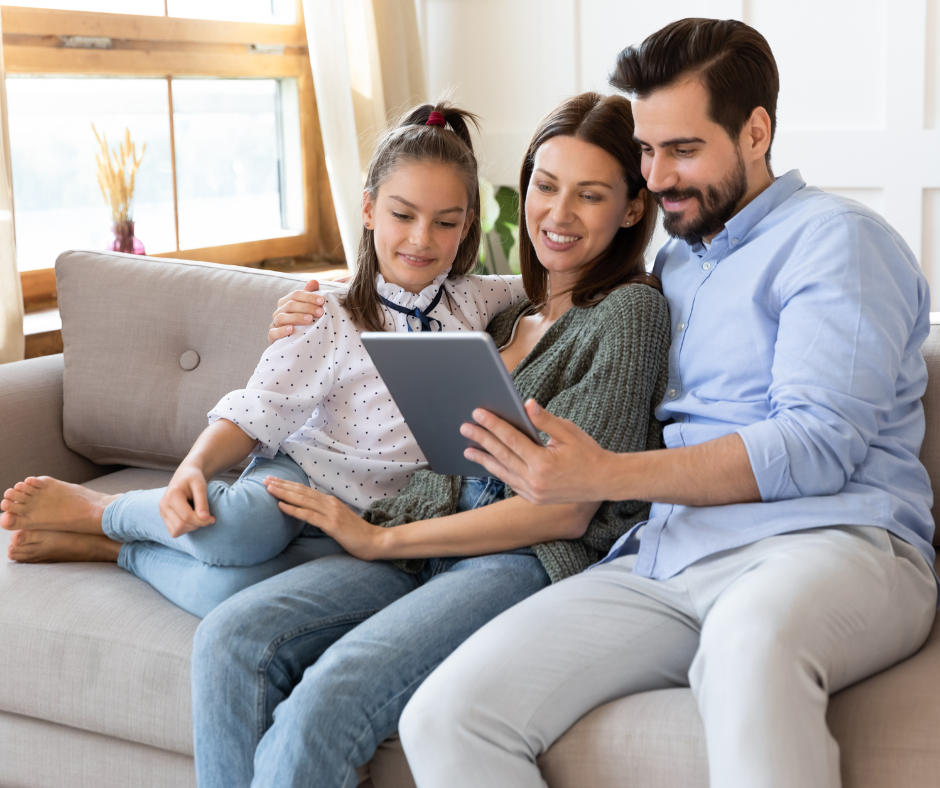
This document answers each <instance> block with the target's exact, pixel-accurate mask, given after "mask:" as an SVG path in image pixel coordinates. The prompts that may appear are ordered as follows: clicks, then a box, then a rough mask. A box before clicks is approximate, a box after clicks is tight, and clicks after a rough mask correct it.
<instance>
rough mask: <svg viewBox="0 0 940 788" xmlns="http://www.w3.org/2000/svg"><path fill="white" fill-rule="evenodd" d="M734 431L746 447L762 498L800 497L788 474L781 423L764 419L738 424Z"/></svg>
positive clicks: (788, 466)
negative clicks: (739, 425)
mask: <svg viewBox="0 0 940 788" xmlns="http://www.w3.org/2000/svg"><path fill="white" fill-rule="evenodd" d="M737 433H738V435H740V436H741V440H743V441H744V447H745V448H746V449H747V456H748V459H749V460H750V462H751V470H752V471H753V472H754V478H755V479H756V480H757V487H758V489H759V490H760V497H761V500H762V501H764V502H767V501H779V500H782V499H786V498H797V497H799V495H800V492H799V490H798V489H797V488H796V485H794V484H793V479H792V477H791V476H790V456H789V455H788V454H787V444H786V439H785V438H784V436H783V432H782V431H781V429H780V425H779V424H777V423H776V422H775V421H774V420H773V419H766V420H764V421H758V422H756V423H755V424H748V425H747V426H746V427H741V428H740V429H739V430H737Z"/></svg>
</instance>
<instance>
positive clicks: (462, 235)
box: [460, 208, 475, 243]
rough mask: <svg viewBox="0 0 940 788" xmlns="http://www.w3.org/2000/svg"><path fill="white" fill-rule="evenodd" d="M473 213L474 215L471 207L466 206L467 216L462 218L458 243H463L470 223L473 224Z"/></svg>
mask: <svg viewBox="0 0 940 788" xmlns="http://www.w3.org/2000/svg"><path fill="white" fill-rule="evenodd" d="M474 215H475V214H474V213H473V208H468V209H467V218H466V219H464V222H463V232H462V233H460V243H463V241H464V238H466V237H467V233H469V232H470V225H471V224H473V217H474Z"/></svg>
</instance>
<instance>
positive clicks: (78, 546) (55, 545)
mask: <svg viewBox="0 0 940 788" xmlns="http://www.w3.org/2000/svg"><path fill="white" fill-rule="evenodd" d="M120 550H121V544H120V542H114V541H112V540H110V539H108V537H107V536H95V535H93V534H76V533H68V532H66V531H16V532H15V533H14V534H13V536H11V537H10V544H9V546H8V547H7V557H8V558H9V559H10V560H11V561H18V562H19V563H21V564H55V563H60V562H62V561H109V562H115V561H117V559H118V553H119V552H120Z"/></svg>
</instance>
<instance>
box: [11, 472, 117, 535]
mask: <svg viewBox="0 0 940 788" xmlns="http://www.w3.org/2000/svg"><path fill="white" fill-rule="evenodd" d="M117 497H118V496H117V495H105V494H104V493H98V492H94V491H93V490H89V489H88V488H87V487H82V486H81V485H78V484H69V483H68V482H60V481H59V480H58V479H53V478H52V477H51V476H30V477H28V478H27V479H25V480H24V481H21V482H17V483H16V484H15V485H13V487H12V488H11V489H9V490H7V491H6V492H5V493H4V494H3V500H2V501H0V510H2V511H3V514H0V528H5V529H6V530H7V531H36V530H44V531H72V532H75V533H84V534H97V535H99V536H100V535H102V530H101V515H102V514H104V510H105V508H106V507H107V505H108V504H109V503H111V501H113V500H114V499H115V498H117Z"/></svg>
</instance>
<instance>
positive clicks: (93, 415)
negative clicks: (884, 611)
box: [0, 252, 940, 788]
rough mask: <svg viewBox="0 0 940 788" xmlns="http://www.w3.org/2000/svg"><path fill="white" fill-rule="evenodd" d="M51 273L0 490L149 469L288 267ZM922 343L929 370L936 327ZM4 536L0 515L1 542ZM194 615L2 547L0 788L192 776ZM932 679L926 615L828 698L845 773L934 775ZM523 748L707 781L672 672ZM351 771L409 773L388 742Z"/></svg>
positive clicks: (608, 775) (936, 692)
mask: <svg viewBox="0 0 940 788" xmlns="http://www.w3.org/2000/svg"><path fill="white" fill-rule="evenodd" d="M56 271H57V276H58V279H59V304H60V309H61V312H62V320H63V337H64V342H65V353H64V354H63V355H60V356H50V357H46V358H40V359H34V360H30V361H24V362H20V363H16V364H8V365H5V366H0V489H5V488H6V487H8V486H10V485H12V484H13V483H14V482H15V481H17V480H19V479H21V478H23V477H24V476H27V475H30V474H49V475H53V476H57V477H59V478H62V479H67V480H70V481H74V482H86V483H88V484H89V486H91V487H94V488H95V489H98V490H102V491H108V492H118V491H124V490H130V489H140V488H145V487H157V486H162V485H164V484H165V483H166V481H167V480H168V479H169V476H170V471H171V470H172V469H173V468H174V467H175V464H176V463H177V462H178V460H179V459H180V458H182V457H183V455H184V454H185V452H186V451H187V449H188V448H189V446H190V444H191V443H192V441H193V439H194V438H195V437H196V435H197V434H198V433H199V432H200V430H201V429H202V428H203V426H204V425H205V414H206V412H207V411H208V410H209V408H210V407H211V406H212V405H213V404H214V403H215V402H216V401H217V400H218V399H219V398H220V397H221V395H223V394H224V393H225V392H227V391H229V390H231V389H234V388H237V387H239V386H241V385H243V384H244V382H245V381H246V380H247V379H248V377H249V376H250V374H251V372H252V370H253V368H254V365H255V362H256V360H257V358H258V357H259V356H260V354H261V351H262V349H263V348H264V346H265V343H266V340H265V327H266V325H267V323H268V321H269V315H270V313H271V311H272V309H273V307H274V304H275V302H276V301H277V299H278V298H279V297H280V296H281V295H283V294H284V293H285V292H288V291H289V290H292V289H294V288H295V287H296V284H297V279H296V278H292V277H290V276H287V275H284V274H274V273H265V272H260V271H254V270H242V269H235V268H229V267H224V266H216V265H209V264H204V263H190V262H184V261H176V260H156V259H149V258H135V257H130V256H125V255H117V254H110V253H107V254H106V253H95V252H67V253H65V254H63V255H62V256H61V257H60V258H59V260H58V262H57V265H56ZM924 353H925V355H926V357H927V361H928V365H929V366H930V368H931V370H932V371H936V370H937V369H938V367H940V326H937V327H936V328H935V330H934V331H932V333H931V336H930V339H929V340H928V342H927V344H926V345H925V347H924ZM934 379H935V380H940V375H937V376H934ZM938 385H940V384H936V383H932V387H931V388H930V389H929V390H928V392H927V395H926V397H925V404H926V406H927V437H926V440H925V443H924V452H923V455H922V456H923V459H924V461H925V463H926V464H927V467H928V470H929V471H930V473H931V477H932V478H933V479H935V480H940V420H938V419H937V418H936V413H937V410H938V408H940V391H938ZM7 538H8V534H7V532H2V531H0V546H4V547H5V544H6V540H7ZM198 623H199V622H198V620H197V619H195V618H194V617H192V616H190V615H189V614H187V613H184V612H183V611H181V610H179V609H178V608H176V607H174V606H173V605H172V604H170V603H169V602H167V601H166V600H164V599H163V598H162V597H161V596H160V595H159V594H157V593H156V592H155V591H154V590H153V589H151V588H150V587H149V586H147V585H145V584H144V583H142V582H141V581H139V580H137V578H135V577H133V576H131V575H130V574H128V573H126V572H124V571H123V570H121V569H119V568H118V567H117V566H114V565H105V564H59V565H48V566H27V565H17V564H12V563H10V562H8V561H7V560H6V558H5V550H4V557H0V665H2V672H3V680H2V681H0V786H2V787H3V788H65V787H66V786H67V787H68V788H111V787H112V786H113V787H114V788H129V787H131V786H147V787H148V788H149V787H151V786H152V787H153V788H158V787H159V788H170V787H171V786H172V787H173V788H176V787H177V786H179V787H180V788H182V787H183V786H193V785H194V784H195V779H194V776H193V761H192V752H193V749H192V735H191V728H190V693H189V654H190V647H191V642H192V636H193V632H194V631H195V629H196V626H197V624H198ZM220 658H221V657H220ZM938 679H940V628H938V627H935V629H934V631H933V633H932V634H931V637H930V640H929V641H928V643H927V645H926V646H925V647H924V648H923V649H922V650H921V651H920V652H919V653H918V654H916V655H915V656H914V657H912V658H911V659H909V660H907V661H906V662H904V663H903V664H901V665H898V666H897V667H895V668H892V669H891V670H888V671H885V672H884V673H882V674H880V675H878V676H875V677H873V678H871V679H869V680H868V681H865V682H862V683H861V684H858V685H856V686H854V687H851V688H849V689H847V690H845V691H843V692H841V693H839V694H838V695H837V696H835V697H834V698H833V700H832V704H831V708H830V711H829V721H830V725H831V728H832V730H833V732H834V733H835V736H836V738H837V739H838V741H839V744H840V746H841V748H842V772H843V776H844V783H845V786H846V788H875V787H876V786H877V787H878V788H889V786H890V787H891V788H894V786H904V788H927V787H928V786H930V787H931V788H933V787H934V786H937V785H940V684H938ZM540 764H541V766H542V770H543V773H544V775H545V777H546V780H547V782H548V784H549V785H550V786H552V788H561V787H562V786H564V788H583V786H610V787H613V786H643V788H660V786H661V787H662V788H667V786H668V787H669V788H674V787H675V786H682V787H683V788H693V786H703V787H704V786H706V785H707V776H706V756H705V747H704V739H703V734H702V728H701V723H700V720H699V717H698V713H697V711H696V708H695V704H694V701H693V699H692V696H691V694H690V692H689V691H688V690H683V689H680V690H666V691H660V692H649V693H644V694H641V695H637V696H634V697H631V698H626V699H623V700H619V701H616V702H614V703H610V704H608V705H607V706H604V707H602V708H600V709H597V710H596V711H594V712H593V713H591V714H589V715H588V716H587V717H585V718H584V719H582V720H581V721H580V722H578V723H577V725H575V726H574V727H573V728H572V729H571V730H570V731H569V732H568V733H567V734H566V735H565V736H564V737H563V738H562V739H561V740H560V741H559V742H558V743H556V745H555V746H554V747H553V748H552V749H551V750H550V751H549V752H548V753H547V754H546V755H545V756H544V757H543V758H542V759H541V761H540ZM363 780H365V781H368V780H371V782H372V784H374V785H375V786H376V788H384V787H385V786H410V785H412V782H411V778H410V775H409V773H408V769H407V764H406V763H405V760H404V757H403V755H402V753H401V749H400V747H399V745H398V743H397V740H392V741H389V742H386V744H385V745H383V747H382V749H381V750H380V752H379V753H378V754H377V755H376V757H375V759H373V762H372V763H371V764H370V765H369V766H368V767H366V768H365V769H363ZM366 784H367V785H368V784H369V783H368V782H366ZM441 788H446V786H442V787H441Z"/></svg>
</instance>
